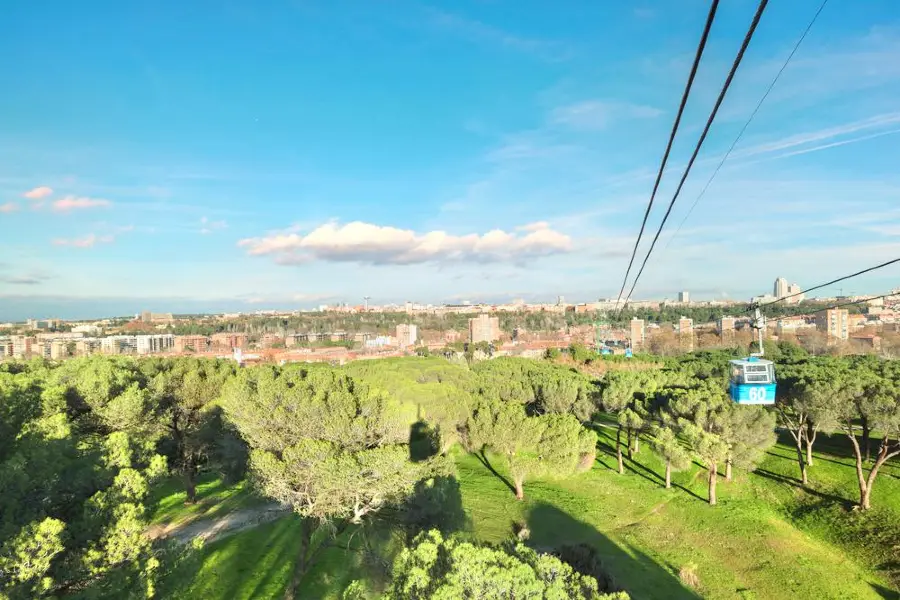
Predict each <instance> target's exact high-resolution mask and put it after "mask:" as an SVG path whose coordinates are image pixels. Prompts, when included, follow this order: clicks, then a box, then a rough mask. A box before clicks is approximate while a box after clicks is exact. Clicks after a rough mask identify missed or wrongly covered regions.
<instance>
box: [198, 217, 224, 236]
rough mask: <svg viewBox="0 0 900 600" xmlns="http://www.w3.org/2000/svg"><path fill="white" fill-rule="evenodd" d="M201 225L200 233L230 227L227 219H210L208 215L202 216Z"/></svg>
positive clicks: (204, 233)
mask: <svg viewBox="0 0 900 600" xmlns="http://www.w3.org/2000/svg"><path fill="white" fill-rule="evenodd" d="M200 225H201V227H200V233H201V234H203V235H206V234H208V233H212V232H213V231H218V230H220V229H226V228H227V227H228V223H226V222H225V221H210V220H209V219H208V218H207V217H201V218H200Z"/></svg>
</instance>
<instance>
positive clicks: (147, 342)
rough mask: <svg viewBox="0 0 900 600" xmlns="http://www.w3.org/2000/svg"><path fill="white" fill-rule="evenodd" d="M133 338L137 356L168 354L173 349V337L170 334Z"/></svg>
mask: <svg viewBox="0 0 900 600" xmlns="http://www.w3.org/2000/svg"><path fill="white" fill-rule="evenodd" d="M135 337H136V349H137V353H138V354H156V353H158V352H168V351H169V350H171V349H172V348H174V347H175V336H174V335H172V334H171V333H167V334H160V335H138V336H135Z"/></svg>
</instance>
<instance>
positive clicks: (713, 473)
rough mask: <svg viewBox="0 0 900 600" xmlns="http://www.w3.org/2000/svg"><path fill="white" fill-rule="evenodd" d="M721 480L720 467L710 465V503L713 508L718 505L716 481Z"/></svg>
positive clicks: (714, 464)
mask: <svg viewBox="0 0 900 600" xmlns="http://www.w3.org/2000/svg"><path fill="white" fill-rule="evenodd" d="M718 478H719V465H717V464H716V463H712V464H711V465H709V503H710V505H711V506H715V505H716V479H718Z"/></svg>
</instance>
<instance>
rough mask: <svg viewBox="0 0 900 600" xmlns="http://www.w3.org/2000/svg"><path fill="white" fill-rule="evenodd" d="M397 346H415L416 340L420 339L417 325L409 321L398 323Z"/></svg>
mask: <svg viewBox="0 0 900 600" xmlns="http://www.w3.org/2000/svg"><path fill="white" fill-rule="evenodd" d="M396 334H397V346H399V347H400V348H407V347H409V346H415V345H416V341H417V340H418V337H419V336H418V328H417V327H416V326H415V325H410V324H407V323H400V324H399V325H397V330H396Z"/></svg>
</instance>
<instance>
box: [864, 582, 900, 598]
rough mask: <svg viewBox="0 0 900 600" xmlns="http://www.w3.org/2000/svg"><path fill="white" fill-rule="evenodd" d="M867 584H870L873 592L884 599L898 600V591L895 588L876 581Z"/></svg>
mask: <svg viewBox="0 0 900 600" xmlns="http://www.w3.org/2000/svg"><path fill="white" fill-rule="evenodd" d="M869 585H870V586H872V589H873V590H875V593H876V594H878V595H879V596H881V597H882V598H884V600H900V592H897V591H896V590H892V589H890V588H886V587H884V586H883V585H878V584H877V583H870V584H869Z"/></svg>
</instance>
